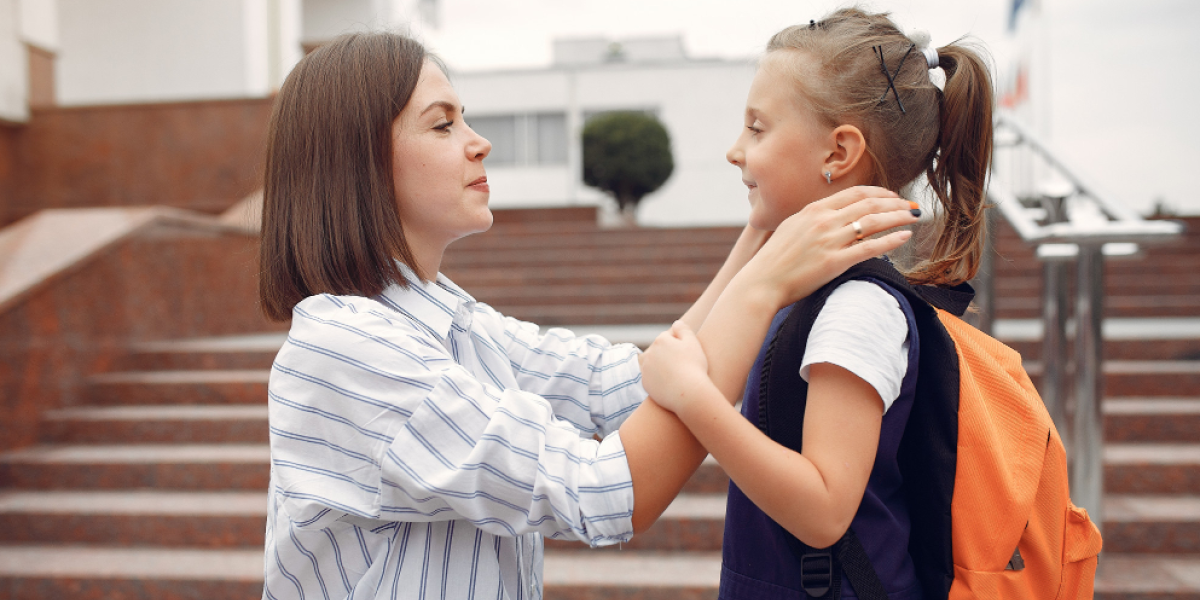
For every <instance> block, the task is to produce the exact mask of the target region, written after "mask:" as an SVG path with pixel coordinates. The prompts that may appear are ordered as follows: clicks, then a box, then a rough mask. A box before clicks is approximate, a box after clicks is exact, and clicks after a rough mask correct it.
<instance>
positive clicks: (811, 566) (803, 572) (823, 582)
mask: <svg viewBox="0 0 1200 600" xmlns="http://www.w3.org/2000/svg"><path fill="white" fill-rule="evenodd" d="M800 587H801V588H802V589H803V590H804V593H805V594H807V595H808V597H809V598H822V597H824V596H825V594H828V593H829V589H830V588H832V587H833V554H831V553H829V552H810V553H808V554H805V555H804V556H801V557H800Z"/></svg>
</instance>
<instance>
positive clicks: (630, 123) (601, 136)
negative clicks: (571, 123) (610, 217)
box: [583, 112, 675, 218]
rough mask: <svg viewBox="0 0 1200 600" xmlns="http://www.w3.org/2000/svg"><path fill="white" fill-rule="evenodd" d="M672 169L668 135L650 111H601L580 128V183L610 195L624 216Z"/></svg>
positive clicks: (672, 162)
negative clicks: (581, 179) (581, 149)
mask: <svg viewBox="0 0 1200 600" xmlns="http://www.w3.org/2000/svg"><path fill="white" fill-rule="evenodd" d="M673 170H675V161H674V159H672V158H671V138H670V136H669V135H668V134H667V129H666V127H663V124H662V123H660V122H659V121H658V119H656V118H654V117H653V116H652V115H648V114H646V113H642V112H610V113H604V114H601V115H597V116H595V117H593V118H592V119H590V120H589V121H588V122H587V125H585V126H584V128H583V182H584V183H586V184H587V185H590V186H592V187H595V188H599V189H600V190H603V191H605V192H607V193H609V194H611V195H612V197H613V198H615V199H616V201H617V206H619V207H620V208H621V212H622V213H623V214H625V215H626V217H627V218H632V215H633V213H634V211H636V209H637V205H638V203H639V202H641V200H642V198H643V197H644V196H645V195H646V194H649V193H650V192H653V191H654V190H657V189H658V188H659V187H661V186H662V184H663V183H664V182H666V180H667V178H668V177H670V176H671V172H672V171H673Z"/></svg>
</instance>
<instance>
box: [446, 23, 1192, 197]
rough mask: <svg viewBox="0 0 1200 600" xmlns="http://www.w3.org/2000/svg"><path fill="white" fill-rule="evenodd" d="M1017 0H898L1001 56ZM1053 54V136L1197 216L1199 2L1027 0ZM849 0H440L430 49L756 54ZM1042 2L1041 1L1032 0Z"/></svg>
mask: <svg viewBox="0 0 1200 600" xmlns="http://www.w3.org/2000/svg"><path fill="white" fill-rule="evenodd" d="M1010 1H1011V0H969V1H964V0H893V1H888V2H884V1H879V0H876V1H873V2H864V3H861V4H860V5H861V6H864V7H866V8H869V9H873V10H887V11H890V12H892V13H893V16H894V18H895V19H896V20H897V21H898V22H899V24H900V25H901V26H902V27H904V28H905V29H906V30H913V29H920V30H925V31H928V32H929V33H930V34H931V35H932V38H933V43H934V44H935V45H942V44H946V43H948V42H950V41H953V40H954V39H957V38H958V37H960V36H962V35H966V34H970V35H972V36H974V37H976V38H978V39H980V40H981V41H982V42H983V43H984V44H985V45H986V46H988V47H989V48H991V49H992V51H993V54H994V55H996V56H997V59H998V60H999V61H1003V57H1004V55H1005V43H1006V41H1005V40H1006V39H1007V38H1006V31H1005V29H1006V25H1007V15H1008V10H1009V6H1010ZM1029 3H1030V4H1040V10H1041V14H1042V19H1043V21H1042V23H1043V26H1044V27H1045V28H1046V31H1047V35H1046V36H1045V38H1044V39H1046V40H1047V45H1048V48H1049V52H1048V53H1047V55H1046V59H1045V60H1047V64H1048V69H1047V72H1048V73H1049V77H1048V78H1047V79H1048V81H1047V82H1046V83H1047V84H1048V85H1043V86H1042V89H1043V90H1047V92H1048V97H1049V106H1050V107H1051V108H1050V117H1049V123H1048V128H1049V129H1048V132H1049V136H1050V140H1051V142H1052V143H1053V144H1054V145H1055V146H1056V147H1057V148H1058V149H1059V150H1060V152H1062V153H1063V154H1065V155H1066V156H1067V157H1068V159H1069V160H1070V161H1071V162H1072V163H1074V164H1076V165H1078V166H1079V167H1080V168H1081V169H1082V170H1083V171H1085V172H1086V175H1087V176H1089V177H1090V178H1091V179H1092V180H1094V181H1095V182H1097V183H1098V184H1099V185H1100V187H1101V188H1103V189H1104V190H1106V191H1108V192H1109V194H1110V195H1111V196H1113V197H1114V198H1115V199H1117V200H1119V201H1121V202H1125V203H1127V204H1128V205H1129V206H1131V207H1133V208H1135V209H1136V210H1138V211H1139V212H1147V211H1149V209H1150V208H1151V206H1152V205H1153V203H1154V202H1155V201H1156V200H1157V199H1160V198H1161V199H1163V200H1164V201H1165V202H1166V204H1167V205H1168V206H1170V207H1173V208H1174V209H1175V210H1177V211H1180V212H1182V213H1186V214H1200V194H1197V193H1196V192H1195V190H1194V185H1193V183H1192V182H1191V175H1192V173H1193V172H1195V171H1196V170H1200V113H1198V111H1197V110H1196V108H1194V105H1195V104H1196V103H1197V98H1198V97H1200V81H1198V79H1197V77H1198V76H1200V48H1197V47H1196V46H1195V45H1194V44H1188V41H1190V40H1192V39H1195V36H1196V32H1197V31H1200V2H1197V1H1196V0H1139V1H1138V2H1136V3H1135V2H1129V1H1127V0H1126V1H1119V0H1029ZM844 5H846V3H845V2H836V1H830V0H808V1H798V0H737V1H732V0H442V1H441V7H440V12H441V19H442V27H441V32H440V33H439V34H438V36H437V39H436V41H434V40H431V41H434V43H433V45H434V49H435V51H437V52H438V53H439V54H441V55H442V56H443V57H444V58H445V59H446V60H447V62H449V63H450V65H451V66H452V67H453V68H455V69H461V70H485V69H493V68H512V67H538V66H545V65H548V64H549V63H550V46H551V40H553V39H554V38H556V37H571V36H608V37H625V36H636V35H661V34H680V35H682V36H683V39H684V45H685V46H686V48H687V50H688V52H689V53H690V54H691V55H692V56H696V57H726V58H745V57H753V56H755V55H757V54H758V53H759V52H760V51H761V49H762V47H763V45H764V44H765V43H766V41H767V39H768V38H769V37H770V36H771V34H772V33H774V32H775V31H777V30H779V29H781V28H783V27H784V26H786V25H790V24H793V23H798V22H805V21H808V20H809V19H812V18H820V17H821V15H823V14H825V13H826V12H829V11H831V10H833V9H836V8H838V7H840V6H844ZM1035 8H1036V7H1035Z"/></svg>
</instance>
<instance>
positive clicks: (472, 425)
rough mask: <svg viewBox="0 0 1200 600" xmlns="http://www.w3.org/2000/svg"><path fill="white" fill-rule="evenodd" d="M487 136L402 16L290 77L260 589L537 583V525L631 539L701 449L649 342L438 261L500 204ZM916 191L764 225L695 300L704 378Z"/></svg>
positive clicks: (731, 364)
mask: <svg viewBox="0 0 1200 600" xmlns="http://www.w3.org/2000/svg"><path fill="white" fill-rule="evenodd" d="M490 149H491V145H490V144H489V143H488V142H487V140H485V139H483V138H482V137H480V136H478V135H477V134H475V133H474V132H473V131H472V130H471V129H470V128H469V127H468V126H467V125H466V123H464V122H463V120H462V106H461V104H460V103H459V99H458V96H457V94H455V92H454V89H453V87H451V85H450V83H449V80H448V79H447V78H446V75H445V73H444V69H443V68H442V67H441V66H440V64H439V63H438V62H437V61H436V59H434V58H432V57H430V56H428V55H427V54H426V53H425V50H424V49H423V48H422V47H421V46H420V45H419V44H418V43H416V42H414V41H413V40H410V39H408V38H405V37H403V36H399V35H395V34H382V33H380V34H359V35H351V36H346V37H342V38H339V39H338V40H336V41H334V42H332V43H331V44H329V45H327V46H324V47H322V48H321V49H319V50H317V51H315V52H313V53H312V54H310V55H309V56H308V57H306V58H305V59H304V60H303V61H301V62H300V64H299V65H297V66H296V68H295V69H294V70H293V71H292V73H291V74H290V75H289V76H288V79H287V81H286V82H285V83H284V86H283V88H282V89H281V90H280V93H279V97H278V99H277V100H276V107H275V112H274V114H273V116H272V120H271V126H270V140H269V147H268V153H267V168H266V188H265V200H264V210H263V250H262V265H261V266H262V272H261V297H262V302H263V306H264V309H265V311H266V313H267V314H268V315H269V316H270V317H272V318H275V319H279V320H283V319H288V318H291V319H292V326H291V330H290V332H289V336H288V341H287V343H286V344H285V345H284V347H283V348H282V349H281V350H280V352H279V355H278V356H277V357H276V360H275V364H274V367H273V368H272V371H271V379H270V386H269V396H270V399H269V405H270V429H271V488H270V507H269V510H270V513H269V517H268V524H267V536H266V537H267V540H266V582H265V588H264V597H267V598H299V597H318V596H319V597H323V598H325V597H351V596H353V597H357V598H383V597H387V598H425V597H436V598H476V597H478V598H498V597H499V598H525V597H529V598H539V597H540V596H541V570H542V569H541V564H542V536H549V537H553V538H567V539H577V540H580V541H584V542H587V543H589V544H591V545H605V544H613V543H617V542H620V541H624V540H627V539H629V537H630V536H631V535H632V534H633V533H635V532H639V531H643V530H645V529H646V528H647V527H649V526H650V525H651V524H652V523H653V522H654V520H655V519H656V518H657V517H658V515H659V514H661V513H662V511H663V510H664V509H665V508H666V506H667V504H669V503H670V501H671V499H672V498H674V496H675V495H676V494H677V493H678V492H679V489H680V488H681V487H682V486H683V484H684V482H685V481H686V480H687V478H688V477H689V476H690V475H691V473H692V472H693V471H694V470H695V469H696V467H697V466H698V465H699V464H700V461H701V460H702V459H703V458H704V456H705V452H704V450H703V449H702V448H701V447H700V446H699V445H698V444H697V443H696V441H695V439H694V438H692V437H691V435H690V434H689V433H688V432H687V429H686V428H685V427H683V426H682V424H680V423H679V421H678V420H676V419H675V417H674V416H673V415H671V414H670V413H668V412H666V411H664V410H662V409H661V408H659V407H657V406H656V405H655V404H654V403H653V402H651V401H648V400H647V401H645V402H643V400H645V393H644V391H643V390H642V388H641V385H640V379H641V371H640V367H639V360H638V356H639V354H638V352H637V350H636V349H635V348H633V347H632V346H629V345H611V344H609V343H608V342H606V341H604V340H602V339H600V338H598V337H595V336H588V337H584V338H577V337H574V336H571V335H570V334H569V333H568V332H565V331H563V330H554V331H552V332H550V333H549V334H547V335H541V334H539V332H538V328H537V327H536V326H535V325H532V324H529V323H523V322H520V321H516V320H514V319H510V318H506V317H504V316H502V315H500V314H498V313H496V312H495V311H494V310H493V309H491V308H490V307H488V306H487V305H485V304H482V303H479V302H476V301H475V300H474V299H473V298H472V297H471V296H470V295H469V294H467V293H466V292H465V291H463V290H462V289H460V288H458V287H457V286H456V285H454V284H453V283H452V282H450V281H449V280H448V279H446V278H445V277H444V276H442V275H439V273H438V270H439V267H440V264H441V260H442V255H443V253H444V251H445V249H446V247H447V246H448V245H449V244H450V243H451V242H453V241H454V240H456V239H459V238H461V237H464V236H466V235H470V234H472V233H477V232H481V231H485V230H486V229H488V227H489V226H490V225H491V213H490V211H489V210H488V206H487V201H488V185H487V177H486V173H485V170H484V166H483V160H484V159H485V158H486V157H487V154H488V152H489V151H490ZM862 199H866V200H865V201H862V202H858V200H862ZM908 208H909V207H908V203H907V202H904V201H902V200H900V199H898V198H896V197H895V195H894V194H892V193H890V192H886V191H884V190H879V189H874V188H860V189H856V190H850V191H847V192H844V193H842V194H840V195H838V196H835V197H831V198H829V199H826V200H824V201H821V202H817V203H814V204H813V206H812V208H810V209H808V210H806V211H802V212H801V213H800V214H798V215H797V216H796V217H795V218H793V219H790V220H788V221H787V222H785V223H783V224H782V225H781V226H780V228H779V229H778V230H777V233H775V234H774V236H773V237H772V239H771V240H770V241H768V240H767V235H766V234H764V233H762V232H759V231H756V230H753V229H750V228H747V230H746V232H745V233H744V234H743V235H742V236H741V238H740V239H739V240H738V242H737V244H736V245H735V247H734V249H733V251H732V252H731V254H730V257H729V259H728V260H727V262H726V264H725V266H724V267H722V269H721V271H720V272H719V273H718V275H717V277H716V278H715V279H714V281H713V283H712V284H711V285H710V286H709V289H708V290H706V291H705V293H704V295H703V296H702V297H701V298H700V300H699V301H698V302H697V303H696V305H695V306H694V307H692V309H690V310H689V311H688V313H687V314H686V315H684V317H683V320H684V321H685V322H687V323H688V324H689V325H690V326H691V327H693V328H695V329H698V330H699V336H700V339H701V341H702V343H703V344H704V345H705V348H706V351H708V355H709V362H710V364H712V365H713V367H712V368H711V369H710V373H709V375H710V377H711V378H712V379H713V380H714V381H717V382H725V383H726V385H729V386H731V387H737V385H738V383H737V382H738V381H744V379H745V376H746V373H747V371H748V370H749V368H750V364H751V362H752V361H753V358H754V354H755V350H756V344H757V341H758V340H761V339H762V337H763V336H764V335H765V333H766V328H767V326H768V325H769V320H770V319H769V315H770V314H773V313H774V311H775V310H777V309H778V308H781V307H782V306H786V305H787V304H790V303H791V302H793V301H794V300H796V299H797V298H800V297H803V296H804V295H806V294H807V293H809V292H810V291H812V290H814V289H816V288H817V287H819V286H820V285H821V284H822V283H824V282H825V281H828V280H829V279H830V278H831V277H833V276H834V275H835V274H837V273H839V272H841V271H843V270H844V269H846V268H847V267H849V266H850V265H852V264H855V263H857V262H858V261H860V260H862V259H864V258H867V257H869V256H874V255H878V254H881V253H883V252H885V251H887V250H890V249H892V248H894V247H896V246H898V245H900V244H901V243H903V242H904V240H906V239H907V238H908V232H896V233H892V234H889V235H887V236H884V237H881V238H879V239H875V240H867V241H865V242H862V243H860V244H854V241H855V239H856V229H857V228H861V229H862V230H863V231H865V232H866V233H867V234H870V233H875V232H879V231H883V230H886V229H889V228H892V227H895V226H898V225H906V224H910V223H912V222H913V221H914V220H915V218H914V217H913V216H912V215H911V214H910V213H909V210H908ZM763 315H767V318H766V319H764V318H762V316H763ZM596 438H599V441H598V440H597V439H596Z"/></svg>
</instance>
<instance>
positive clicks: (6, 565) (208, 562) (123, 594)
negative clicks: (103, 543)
mask: <svg viewBox="0 0 1200 600" xmlns="http://www.w3.org/2000/svg"><path fill="white" fill-rule="evenodd" d="M262 582H263V551H262V549H261V548H258V549H253V550H249V549H247V550H204V549H177V548H114V547H91V546H46V545H10V546H0V590H3V593H2V594H0V595H3V597H4V598H6V599H8V600H45V599H46V598H155V599H161V600H208V599H212V598H223V599H228V600H243V599H244V600H252V599H257V598H261V597H262V589H263V584H262Z"/></svg>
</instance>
